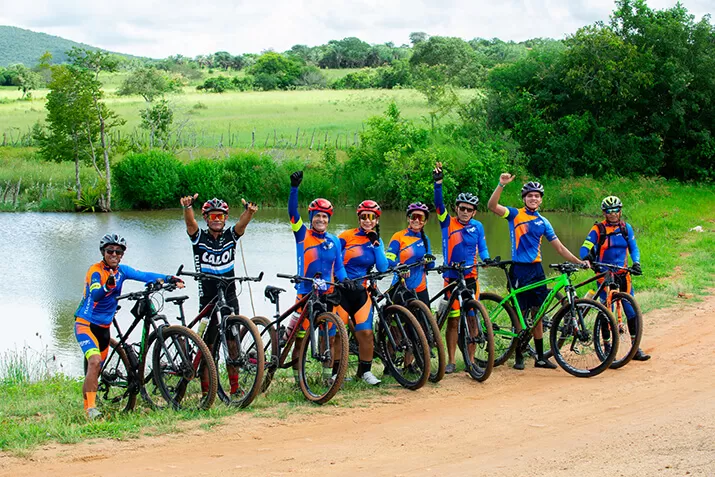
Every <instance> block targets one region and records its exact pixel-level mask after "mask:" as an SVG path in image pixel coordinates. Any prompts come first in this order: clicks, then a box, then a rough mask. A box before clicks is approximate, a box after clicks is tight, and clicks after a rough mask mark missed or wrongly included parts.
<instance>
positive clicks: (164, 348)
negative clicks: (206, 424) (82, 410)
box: [97, 282, 218, 412]
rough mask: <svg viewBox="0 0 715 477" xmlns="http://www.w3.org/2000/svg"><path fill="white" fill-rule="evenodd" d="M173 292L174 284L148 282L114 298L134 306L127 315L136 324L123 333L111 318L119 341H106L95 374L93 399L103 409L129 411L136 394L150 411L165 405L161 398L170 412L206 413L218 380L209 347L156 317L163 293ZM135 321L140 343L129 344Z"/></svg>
mask: <svg viewBox="0 0 715 477" xmlns="http://www.w3.org/2000/svg"><path fill="white" fill-rule="evenodd" d="M175 289H176V285H174V284H169V283H159V282H152V283H148V284H147V285H146V288H145V289H144V290H142V291H138V292H132V293H127V294H125V295H121V296H119V297H118V300H129V301H135V302H136V303H135V305H134V307H133V308H132V311H131V313H132V315H134V321H133V322H132V324H131V325H130V326H129V328H128V329H127V331H126V332H125V333H122V330H121V329H120V328H119V323H117V318H116V315H115V317H114V319H113V320H112V323H113V324H114V327H115V328H116V330H117V336H118V338H119V341H117V340H115V339H111V340H110V342H109V346H110V351H109V355H108V356H107V359H106V360H105V361H104V365H103V366H102V370H101V372H100V374H99V387H98V390H97V397H98V402H99V405H100V407H102V408H103V409H105V410H109V411H110V412H111V411H112V410H113V411H130V410H132V409H133V408H134V406H135V405H136V400H137V395H139V394H141V396H142V398H143V399H144V400H145V401H146V402H147V403H148V404H149V406H150V407H152V408H161V407H163V402H162V400H163V401H166V403H168V404H169V405H170V406H171V407H173V408H174V409H208V408H210V407H211V405H212V404H213V402H214V400H215V399H216V387H217V382H218V380H217V377H216V367H215V366H214V363H213V361H212V360H211V358H210V353H209V350H208V347H207V346H206V345H205V344H204V342H203V341H201V338H199V337H198V335H196V333H194V332H193V331H191V330H190V329H188V328H186V327H184V326H178V325H172V326H170V325H169V322H168V320H167V318H166V316H164V315H160V314H158V311H160V310H161V308H162V306H163V301H160V300H162V299H163V294H162V293H161V292H163V291H165V290H166V291H173V290H175ZM167 300H168V299H167ZM120 308H121V307H117V311H119V309H120ZM139 323H142V332H141V340H140V341H139V342H137V343H131V342H129V336H130V335H131V333H132V331H134V329H135V328H136V327H137V325H138V324H139ZM202 374H203V375H205V376H206V382H207V386H205V389H202V387H201V383H200V381H201V379H200V378H199V376H200V375H202Z"/></svg>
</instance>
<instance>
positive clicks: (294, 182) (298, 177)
mask: <svg viewBox="0 0 715 477" xmlns="http://www.w3.org/2000/svg"><path fill="white" fill-rule="evenodd" d="M301 182H303V171H295V172H294V173H293V174H291V175H290V186H291V187H298V186H300V183H301Z"/></svg>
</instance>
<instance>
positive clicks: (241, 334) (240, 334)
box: [166, 265, 265, 407]
mask: <svg viewBox="0 0 715 477" xmlns="http://www.w3.org/2000/svg"><path fill="white" fill-rule="evenodd" d="M176 274H177V275H178V276H189V277H194V279H195V280H213V281H216V282H217V284H218V293H217V294H216V297H215V298H214V299H213V300H212V301H211V303H209V304H208V305H206V306H205V307H204V308H203V309H202V310H201V311H200V312H199V314H198V315H197V316H196V318H194V319H193V320H192V321H191V322H190V323H189V324H188V328H193V327H194V326H196V325H197V323H204V325H203V326H202V325H201V324H199V327H198V329H199V334H200V335H201V338H202V339H203V340H204V341H205V342H206V344H207V345H209V347H210V349H211V352H212V353H213V354H212V355H213V359H214V362H215V364H216V371H217V372H218V396H219V398H220V399H221V401H223V402H224V403H225V404H227V405H229V406H236V407H246V406H248V405H249V404H251V402H253V400H254V399H255V398H256V396H258V394H260V392H261V383H262V382H263V370H264V368H265V357H264V353H263V343H262V342H261V336H260V333H259V331H258V328H256V325H254V324H253V322H252V321H251V320H250V319H249V318H247V317H245V316H243V315H234V312H235V310H234V309H233V308H232V307H230V306H229V305H228V303H227V301H226V289H227V288H228V287H229V286H230V285H232V284H233V283H242V282H246V281H253V282H260V281H261V280H262V279H263V272H261V273H260V275H259V276H257V277H221V276H217V275H211V274H208V273H200V272H196V273H194V272H186V271H184V266H183V265H182V266H181V267H179V271H178V272H176ZM187 299H188V297H187V296H179V297H172V298H168V299H167V300H166V301H170V302H174V303H176V305H177V306H178V307H179V313H180V316H179V320H181V324H182V325H183V324H185V322H186V320H185V316H184V307H183V303H184V301H186V300H187ZM211 320H215V323H217V324H218V333H216V335H215V336H213V337H209V336H207V333H206V331H207V330H208V326H206V325H207V324H208V323H209V322H210V321H211ZM202 328H203V329H202ZM207 340H208V341H211V342H210V343H209V342H207Z"/></svg>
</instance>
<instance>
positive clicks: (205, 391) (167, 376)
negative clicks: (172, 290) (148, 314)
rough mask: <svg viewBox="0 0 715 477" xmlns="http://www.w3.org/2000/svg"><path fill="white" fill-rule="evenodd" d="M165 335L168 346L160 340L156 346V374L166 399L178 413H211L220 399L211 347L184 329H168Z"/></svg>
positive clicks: (165, 328)
mask: <svg viewBox="0 0 715 477" xmlns="http://www.w3.org/2000/svg"><path fill="white" fill-rule="evenodd" d="M161 334H162V341H163V344H164V345H163V346H162V344H161V343H160V342H159V340H158V339H157V340H156V343H154V349H153V353H152V355H153V356H152V358H153V359H152V364H153V369H152V372H153V373H154V379H155V380H156V383H157V385H158V387H159V390H160V391H161V394H162V396H163V397H164V399H165V400H166V402H167V403H168V404H169V405H170V406H171V407H172V408H174V409H177V410H178V409H190V410H198V409H209V408H210V407H211V406H212V405H213V403H214V400H215V399H216V390H217V387H218V376H217V374H216V366H215V365H214V361H213V359H212V358H211V352H210V351H209V348H208V346H206V344H205V343H204V342H203V340H201V338H199V335H197V334H196V333H194V332H193V331H191V330H190V329H188V328H186V327H184V326H179V325H172V326H165V327H163V328H162V332H161ZM203 376H205V380H206V382H205V384H204V383H202V377H203Z"/></svg>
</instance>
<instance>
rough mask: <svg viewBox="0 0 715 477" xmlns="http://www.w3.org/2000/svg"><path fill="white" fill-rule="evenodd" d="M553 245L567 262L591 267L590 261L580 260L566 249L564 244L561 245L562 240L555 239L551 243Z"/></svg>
mask: <svg viewBox="0 0 715 477" xmlns="http://www.w3.org/2000/svg"><path fill="white" fill-rule="evenodd" d="M551 245H553V246H554V248H555V249H556V251H557V252H559V255H561V256H562V257H564V258H565V259H566V260H568V261H569V262H571V263H578V264H581V265H586V266H590V265H589V263H588V261H585V260H580V259H579V258H578V257H576V256H575V255H574V254H572V253H571V252H570V251H569V249H567V248H566V246H565V245H564V244H562V243H561V240H559V239H555V240H552V241H551Z"/></svg>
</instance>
